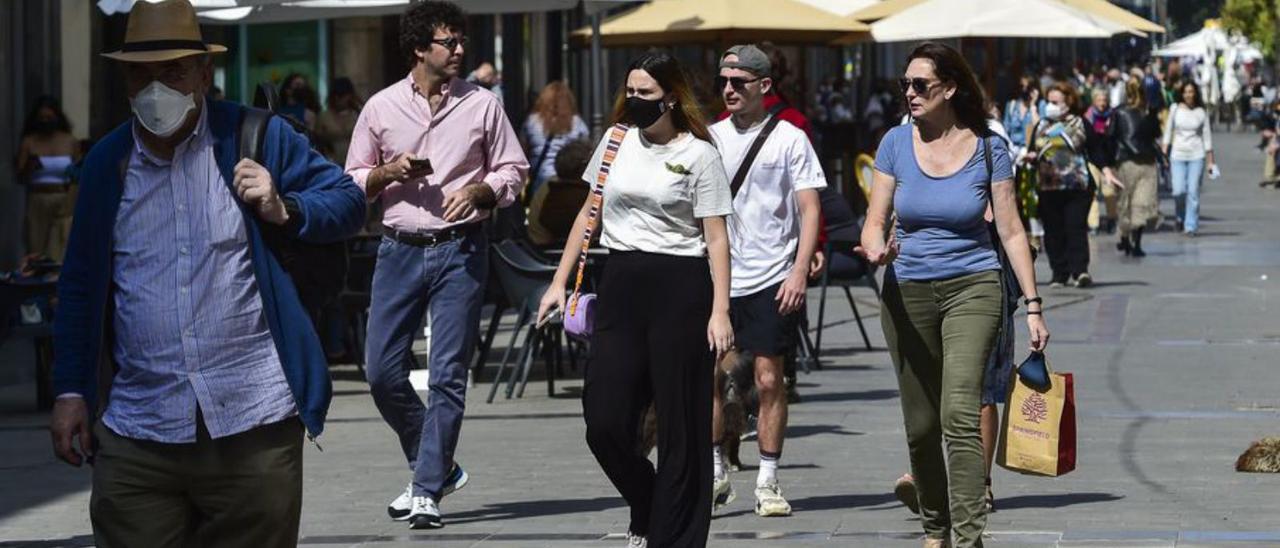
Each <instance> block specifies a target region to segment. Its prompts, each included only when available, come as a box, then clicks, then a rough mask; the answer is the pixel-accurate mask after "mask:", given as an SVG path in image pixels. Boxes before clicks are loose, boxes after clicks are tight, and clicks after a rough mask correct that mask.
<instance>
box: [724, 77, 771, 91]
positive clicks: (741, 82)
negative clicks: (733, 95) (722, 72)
mask: <svg viewBox="0 0 1280 548" xmlns="http://www.w3.org/2000/svg"><path fill="white" fill-rule="evenodd" d="M759 81H760V78H752V79H750V80H748V79H746V78H741V77H738V76H733V77H729V78H726V77H724V76H716V79H715V84H716V92H717V93H718V92H721V91H724V85H725V84H729V85H732V86H733V90H734V91H742V90H743V89H746V87H747V84H750V83H751V82H759Z"/></svg>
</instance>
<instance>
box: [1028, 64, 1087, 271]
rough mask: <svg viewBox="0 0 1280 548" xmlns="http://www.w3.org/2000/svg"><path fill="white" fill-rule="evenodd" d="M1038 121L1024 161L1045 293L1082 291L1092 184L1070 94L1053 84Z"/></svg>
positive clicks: (1081, 126)
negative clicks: (1032, 180)
mask: <svg viewBox="0 0 1280 548" xmlns="http://www.w3.org/2000/svg"><path fill="white" fill-rule="evenodd" d="M1045 99H1047V100H1048V103H1047V104H1046V105H1045V109H1044V110H1045V113H1044V120H1041V121H1040V123H1039V124H1037V125H1036V127H1035V129H1034V130H1033V131H1032V133H1031V141H1030V143H1028V149H1029V150H1028V152H1027V158H1028V160H1030V161H1033V162H1035V165H1036V191H1037V193H1038V196H1039V204H1038V206H1037V208H1036V212H1037V213H1038V214H1039V217H1040V222H1041V223H1043V224H1044V249H1045V253H1046V254H1047V255H1048V256H1049V266H1050V268H1051V269H1052V271H1053V277H1052V278H1051V279H1050V284H1049V286H1050V287H1063V286H1065V285H1067V284H1070V285H1072V286H1074V287H1088V286H1089V285H1090V284H1091V283H1093V277H1092V276H1091V275H1090V274H1089V207H1090V206H1091V205H1092V204H1093V190H1094V184H1093V179H1092V177H1091V176H1090V174H1089V167H1088V147H1087V145H1086V142H1085V139H1086V137H1085V128H1084V121H1083V120H1082V119H1081V118H1080V117H1079V116H1077V115H1076V114H1075V113H1074V112H1073V110H1074V109H1075V108H1076V107H1075V105H1076V101H1077V97H1076V92H1075V88H1074V87H1072V86H1071V85H1068V84H1063V83H1058V84H1054V85H1053V86H1051V87H1050V88H1049V90H1048V91H1046V92H1045Z"/></svg>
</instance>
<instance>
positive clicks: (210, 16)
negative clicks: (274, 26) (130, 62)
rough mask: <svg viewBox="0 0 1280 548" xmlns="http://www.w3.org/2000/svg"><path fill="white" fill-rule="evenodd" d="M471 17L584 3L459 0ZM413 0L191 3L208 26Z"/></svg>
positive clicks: (108, 0)
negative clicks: (210, 24) (472, 15)
mask: <svg viewBox="0 0 1280 548" xmlns="http://www.w3.org/2000/svg"><path fill="white" fill-rule="evenodd" d="M138 1H155V0H98V8H99V9H101V10H102V12H103V13H106V14H107V15H111V14H114V13H127V12H128V11H129V10H130V9H131V8H132V7H133V4H134V3H135V2H138ZM455 1H456V2H457V4H458V5H459V6H460V7H462V9H464V10H466V11H467V13H471V14H489V13H531V12H544V11H556V10H566V9H571V8H573V7H575V6H577V5H578V4H579V3H580V0H519V1H512V0H455ZM409 2H410V0H191V4H192V5H193V6H194V7H195V8H196V13H197V14H198V15H199V16H200V18H201V19H202V20H203V21H204V22H206V23H212V24H218V23H231V24H239V23H280V22H290V21H315V20H320V19H334V18H338V17H362V16H378V15H394V14H399V13H402V12H404V8H405V6H406V5H407V4H409Z"/></svg>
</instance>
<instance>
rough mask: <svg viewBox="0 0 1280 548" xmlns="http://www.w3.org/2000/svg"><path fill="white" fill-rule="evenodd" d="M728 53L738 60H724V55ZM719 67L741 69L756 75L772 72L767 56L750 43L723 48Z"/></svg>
mask: <svg viewBox="0 0 1280 548" xmlns="http://www.w3.org/2000/svg"><path fill="white" fill-rule="evenodd" d="M730 55H736V56H738V60H737V61H732V62H730V61H725V57H728V56H730ZM720 68H736V69H742V70H745V71H749V72H751V73H754V74H755V75H756V76H769V75H770V74H773V63H770V62H769V56H768V55H765V53H764V52H763V51H760V48H758V47H755V46H754V45H752V44H740V45H737V46H733V47H731V48H729V49H727V50H725V52H724V54H722V55H721V56H720Z"/></svg>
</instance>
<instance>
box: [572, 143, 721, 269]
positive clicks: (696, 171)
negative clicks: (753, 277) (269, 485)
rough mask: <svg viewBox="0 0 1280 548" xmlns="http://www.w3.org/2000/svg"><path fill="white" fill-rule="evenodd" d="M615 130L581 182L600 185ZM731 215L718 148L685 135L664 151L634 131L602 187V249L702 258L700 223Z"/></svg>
mask: <svg viewBox="0 0 1280 548" xmlns="http://www.w3.org/2000/svg"><path fill="white" fill-rule="evenodd" d="M612 131H613V130H612V128H610V129H607V130H605V135H604V137H603V138H601V140H600V144H599V145H598V146H597V147H596V152H595V154H594V155H593V156H592V157H591V163H590V164H589V165H588V166H587V170H586V171H584V172H583V173H582V180H583V181H586V182H587V183H589V184H591V185H595V184H596V175H597V174H598V173H599V172H600V162H601V161H602V160H603V159H604V151H605V148H606V146H607V145H608V144H609V134H610V133H611V132H612ZM732 213H733V203H732V201H731V198H730V194H729V180H728V179H727V178H726V177H725V174H724V165H723V164H721V162H720V154H719V153H718V152H716V147H715V145H712V144H711V143H708V142H706V141H703V140H701V139H698V138H696V137H694V136H693V135H692V134H689V133H686V134H684V135H681V136H680V137H677V138H676V139H674V140H672V141H671V142H669V143H667V144H665V145H658V144H654V143H651V142H648V141H646V140H645V139H644V137H642V136H641V134H640V130H638V129H636V128H631V129H629V130H627V136H626V137H625V138H623V140H622V147H621V148H619V149H618V154H617V156H615V157H614V160H613V166H612V167H611V168H610V169H609V179H608V180H607V181H605V185H604V208H603V210H602V211H601V216H600V219H601V225H602V226H603V228H604V230H603V231H602V232H601V233H600V244H601V245H603V246H605V247H607V248H609V249H613V250H617V251H646V252H649V253H662V254H665V255H679V256H685V257H704V256H706V254H707V244H706V241H705V240H704V239H703V235H702V222H701V219H703V218H705V217H720V216H725V215H731V214H732Z"/></svg>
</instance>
